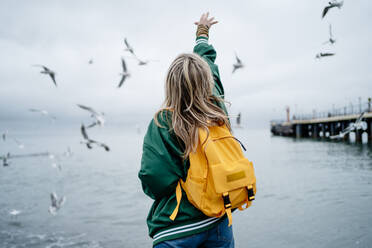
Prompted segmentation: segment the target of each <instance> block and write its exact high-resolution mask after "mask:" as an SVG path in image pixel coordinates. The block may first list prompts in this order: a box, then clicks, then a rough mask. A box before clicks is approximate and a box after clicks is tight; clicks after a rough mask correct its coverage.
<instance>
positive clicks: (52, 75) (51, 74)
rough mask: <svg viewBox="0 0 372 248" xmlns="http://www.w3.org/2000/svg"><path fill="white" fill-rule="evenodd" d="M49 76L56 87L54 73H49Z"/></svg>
mask: <svg viewBox="0 0 372 248" xmlns="http://www.w3.org/2000/svg"><path fill="white" fill-rule="evenodd" d="M49 76H50V77H51V78H52V80H53V83H54V85H55V86H56V87H57V82H56V76H55V74H54V73H49Z"/></svg>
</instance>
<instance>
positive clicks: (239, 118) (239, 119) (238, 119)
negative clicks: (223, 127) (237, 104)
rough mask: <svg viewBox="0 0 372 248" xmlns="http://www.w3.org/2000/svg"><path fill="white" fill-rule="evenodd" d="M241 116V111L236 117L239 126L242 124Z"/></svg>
mask: <svg viewBox="0 0 372 248" xmlns="http://www.w3.org/2000/svg"><path fill="white" fill-rule="evenodd" d="M241 116H242V114H241V113H240V112H239V114H238V117H236V124H237V125H238V126H240V121H241Z"/></svg>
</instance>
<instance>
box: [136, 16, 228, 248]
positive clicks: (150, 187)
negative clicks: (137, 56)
mask: <svg viewBox="0 0 372 248" xmlns="http://www.w3.org/2000/svg"><path fill="white" fill-rule="evenodd" d="M208 15H209V13H206V14H203V15H202V16H201V18H200V20H199V22H195V24H196V25H197V26H198V28H197V33H196V45H195V47H194V53H193V54H181V55H179V56H178V57H177V58H176V59H175V60H174V61H173V63H172V64H171V66H170V68H169V71H168V74H167V78H166V84H165V88H166V94H165V95H166V99H165V102H164V108H162V109H161V110H159V111H158V113H156V114H155V117H154V119H153V120H152V121H151V123H150V125H149V127H148V130H147V133H146V136H145V138H144V144H143V154H142V161H141V170H140V172H139V178H140V179H141V182H142V188H143V191H144V192H145V193H146V194H147V195H148V196H149V197H151V198H152V199H154V200H155V201H154V203H153V205H152V207H151V210H150V212H149V214H148V217H147V225H148V228H149V235H150V237H152V238H153V246H154V247H156V248H163V247H234V238H233V233H232V227H231V226H230V227H229V226H228V221H227V218H226V216H224V217H222V218H211V217H208V216H206V215H204V214H203V213H202V212H201V211H200V210H198V209H197V208H195V207H194V206H193V205H192V204H191V203H190V202H189V201H188V199H187V196H186V195H185V192H182V198H181V202H180V205H179V209H178V214H177V218H175V219H174V220H171V219H170V218H169V216H171V215H172V212H173V210H174V209H175V207H176V205H177V200H176V195H175V189H176V186H177V183H178V181H179V180H180V179H182V180H184V181H185V180H186V176H187V170H188V168H189V160H188V155H189V154H190V153H191V152H193V151H195V149H196V146H197V143H198V128H207V127H208V126H211V125H223V124H225V125H227V126H228V127H230V125H229V121H228V118H227V111H226V107H225V105H224V102H223V98H224V90H223V87H222V84H221V81H220V76H219V72H218V67H217V65H215V64H214V61H215V59H216V51H215V50H214V48H213V47H212V46H211V45H208V38H209V28H210V27H211V26H212V25H214V24H216V23H217V21H214V18H213V17H212V18H209V17H208Z"/></svg>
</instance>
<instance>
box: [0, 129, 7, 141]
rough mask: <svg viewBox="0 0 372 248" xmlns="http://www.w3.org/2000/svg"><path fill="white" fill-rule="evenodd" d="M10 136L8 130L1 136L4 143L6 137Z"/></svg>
mask: <svg viewBox="0 0 372 248" xmlns="http://www.w3.org/2000/svg"><path fill="white" fill-rule="evenodd" d="M7 135H8V130H5V132H3V133H2V134H1V138H2V139H3V141H6V136H7Z"/></svg>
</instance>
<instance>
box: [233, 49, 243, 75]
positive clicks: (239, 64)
mask: <svg viewBox="0 0 372 248" xmlns="http://www.w3.org/2000/svg"><path fill="white" fill-rule="evenodd" d="M235 58H236V63H235V64H233V71H232V73H234V72H235V71H236V70H237V69H240V68H243V67H244V65H243V63H242V61H241V60H240V59H239V57H238V55H237V54H236V53H235Z"/></svg>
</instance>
